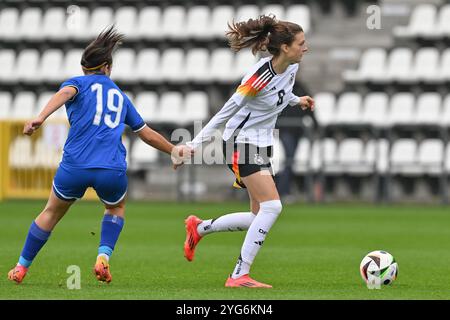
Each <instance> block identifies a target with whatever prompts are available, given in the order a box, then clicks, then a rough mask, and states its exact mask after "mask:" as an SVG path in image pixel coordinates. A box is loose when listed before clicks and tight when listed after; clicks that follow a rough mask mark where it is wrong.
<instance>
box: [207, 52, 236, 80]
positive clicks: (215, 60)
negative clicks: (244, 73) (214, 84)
mask: <svg viewBox="0 0 450 320" xmlns="http://www.w3.org/2000/svg"><path fill="white" fill-rule="evenodd" d="M233 62H234V55H233V53H232V52H231V51H230V50H229V49H226V48H220V49H216V50H214V51H213V52H212V54H211V60H210V73H211V78H212V80H215V81H220V82H230V81H233V80H236V79H235V76H234V72H233Z"/></svg>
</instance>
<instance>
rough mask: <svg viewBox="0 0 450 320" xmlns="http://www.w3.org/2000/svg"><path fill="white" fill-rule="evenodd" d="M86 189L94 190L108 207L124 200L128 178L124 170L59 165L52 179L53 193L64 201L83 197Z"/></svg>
mask: <svg viewBox="0 0 450 320" xmlns="http://www.w3.org/2000/svg"><path fill="white" fill-rule="evenodd" d="M88 187H92V188H94V190H95V191H96V192H97V195H98V197H99V198H100V200H101V201H102V202H103V203H105V204H108V205H115V204H118V203H119V202H120V201H122V200H123V199H124V198H125V195H126V193H127V188H128V178H127V174H126V171H125V170H114V169H92V168H88V169H80V168H71V167H67V166H64V165H60V166H59V168H58V170H57V171H56V174H55V178H54V179H53V191H54V192H55V194H56V196H57V197H58V198H60V199H61V200H64V201H74V200H77V199H80V198H82V197H83V195H84V193H85V192H86V189H87V188H88Z"/></svg>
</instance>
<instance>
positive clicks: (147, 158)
mask: <svg viewBox="0 0 450 320" xmlns="http://www.w3.org/2000/svg"><path fill="white" fill-rule="evenodd" d="M157 161H158V150H156V149H155V148H152V147H150V146H149V145H147V144H146V143H145V142H144V141H142V140H141V139H135V140H134V142H133V143H132V145H131V155H130V169H131V170H138V169H148V168H149V165H151V164H154V163H156V162H157Z"/></svg>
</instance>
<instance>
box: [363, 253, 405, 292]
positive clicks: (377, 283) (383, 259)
mask: <svg viewBox="0 0 450 320" xmlns="http://www.w3.org/2000/svg"><path fill="white" fill-rule="evenodd" d="M359 271H360V272H361V277H362V278H363V280H364V282H366V284H367V286H368V287H369V288H370V289H372V288H380V287H381V285H389V284H391V283H392V282H394V280H395V279H397V276H398V265H397V262H395V259H394V257H393V256H392V255H391V254H390V253H388V252H386V251H382V250H377V251H372V252H370V253H368V254H367V255H366V256H365V257H364V258H363V259H362V261H361V264H360V266H359Z"/></svg>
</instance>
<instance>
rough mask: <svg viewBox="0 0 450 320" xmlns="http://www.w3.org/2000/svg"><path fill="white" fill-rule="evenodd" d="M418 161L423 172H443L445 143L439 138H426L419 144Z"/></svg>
mask: <svg viewBox="0 0 450 320" xmlns="http://www.w3.org/2000/svg"><path fill="white" fill-rule="evenodd" d="M418 154H419V155H418V161H419V164H420V165H421V167H422V170H423V172H425V173H428V174H433V175H435V174H440V173H442V169H443V164H444V143H443V142H442V140H439V139H426V140H424V141H422V142H421V143H420V145H419V151H418Z"/></svg>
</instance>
